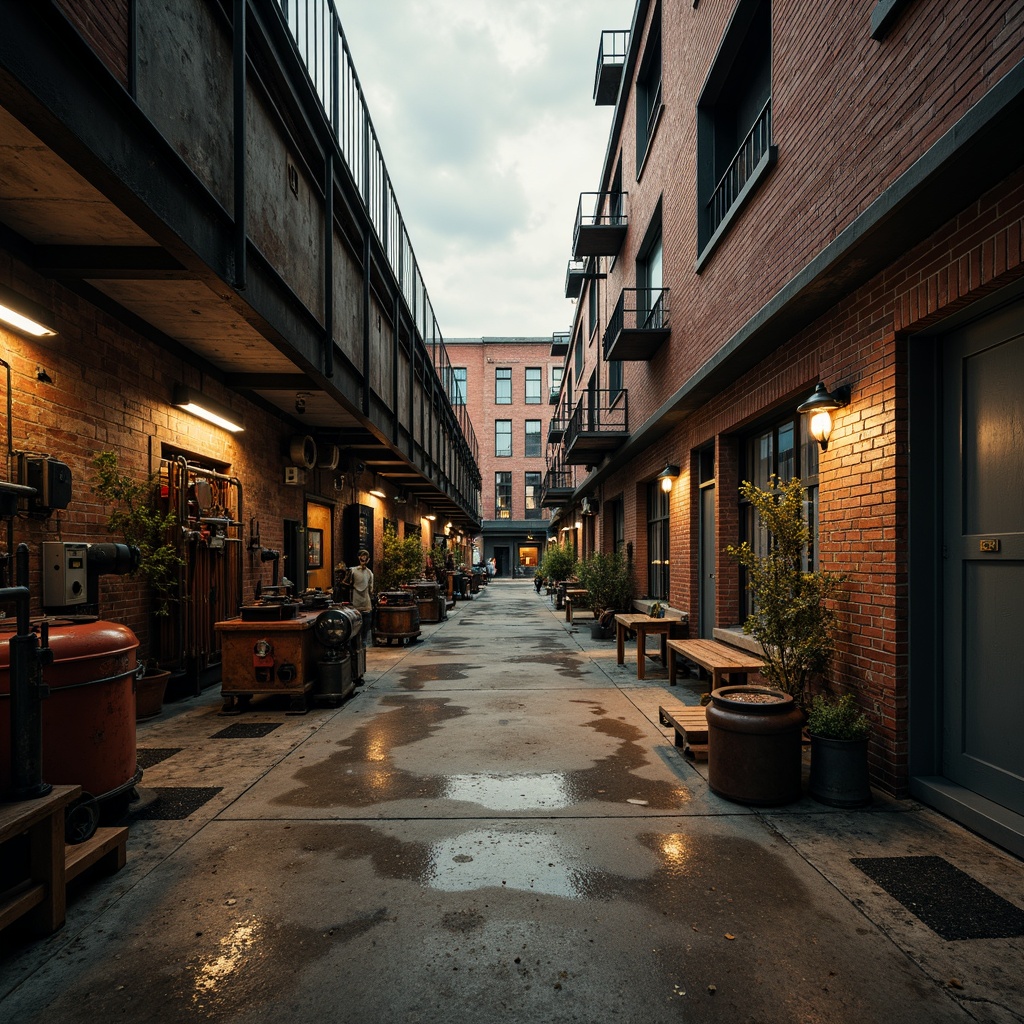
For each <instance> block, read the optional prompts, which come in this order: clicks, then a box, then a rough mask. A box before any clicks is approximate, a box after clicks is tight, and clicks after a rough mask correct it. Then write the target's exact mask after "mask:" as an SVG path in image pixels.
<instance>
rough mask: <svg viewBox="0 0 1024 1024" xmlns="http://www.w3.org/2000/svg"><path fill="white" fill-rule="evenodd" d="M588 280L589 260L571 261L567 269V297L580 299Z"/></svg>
mask: <svg viewBox="0 0 1024 1024" xmlns="http://www.w3.org/2000/svg"><path fill="white" fill-rule="evenodd" d="M586 279H587V260H585V259H583V260H569V265H568V266H567V267H566V268H565V297H566V298H567V299H578V298H579V297H580V292H582V291H583V282H584V281H585V280H586Z"/></svg>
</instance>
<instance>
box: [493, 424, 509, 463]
mask: <svg viewBox="0 0 1024 1024" xmlns="http://www.w3.org/2000/svg"><path fill="white" fill-rule="evenodd" d="M494 454H495V455H496V456H497V457H498V458H499V459H510V458H512V421H511V420H495V421H494Z"/></svg>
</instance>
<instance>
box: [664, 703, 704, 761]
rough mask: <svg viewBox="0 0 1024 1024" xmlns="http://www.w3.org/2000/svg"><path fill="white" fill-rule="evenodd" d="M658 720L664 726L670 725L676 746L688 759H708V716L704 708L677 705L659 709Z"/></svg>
mask: <svg viewBox="0 0 1024 1024" xmlns="http://www.w3.org/2000/svg"><path fill="white" fill-rule="evenodd" d="M658 719H659V720H660V721H661V724H662V725H670V726H672V729H673V731H674V733H675V745H676V746H677V747H681V748H682V750H683V754H684V756H686V757H689V758H692V759H693V760H694V761H706V760H707V759H708V716H707V709H706V708H704V707H691V706H689V705H677V706H676V707H671V708H669V707H665V706H664V705H661V706H660V707H659V708H658Z"/></svg>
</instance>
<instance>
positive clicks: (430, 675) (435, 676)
mask: <svg viewBox="0 0 1024 1024" xmlns="http://www.w3.org/2000/svg"><path fill="white" fill-rule="evenodd" d="M481 668H483V666H482V665H462V664H460V665H452V664H451V663H450V662H447V661H445V662H441V663H440V664H437V665H429V664H421V665H415V666H413V667H412V668H406V669H403V670H402V672H401V675H400V677H399V682H398V685H399V686H400V687H401V689H403V690H422V689H423V687H424V686H426V684H427V683H441V682H454V681H456V680H460V679H468V678H469V676H468V675H467V674H466V673H468V672H476V671H479V670H480V669H481Z"/></svg>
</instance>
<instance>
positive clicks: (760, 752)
mask: <svg viewBox="0 0 1024 1024" xmlns="http://www.w3.org/2000/svg"><path fill="white" fill-rule="evenodd" d="M745 696H755V697H758V696H759V697H762V698H770V699H768V700H765V701H763V702H758V703H752V702H750V701H748V700H744V699H743V698H744V697H745ZM707 717H708V784H709V785H710V787H711V789H712V791H713V792H715V793H717V794H718V795H719V796H722V797H725V799H727V800H732V801H734V802H735V803H740V804H750V805H752V806H756V807H777V806H779V805H780V804H788V803H792V802H793V801H794V800H799V799H800V795H801V752H802V751H801V746H802V745H801V730H802V729H803V724H804V713H803V711H801V710H800V708H799V707H797V705H796V704H795V703H794V701H793V698H792V697H791V696H790V695H789V694H787V693H783V692H782V691H781V690H775V689H772V688H771V687H767V686H723V687H720V688H719V689H717V690H715V691H714V692H713V693H712V694H711V703H710V704H709V705H708V709H707Z"/></svg>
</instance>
